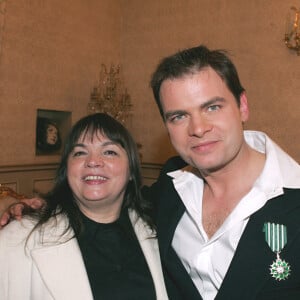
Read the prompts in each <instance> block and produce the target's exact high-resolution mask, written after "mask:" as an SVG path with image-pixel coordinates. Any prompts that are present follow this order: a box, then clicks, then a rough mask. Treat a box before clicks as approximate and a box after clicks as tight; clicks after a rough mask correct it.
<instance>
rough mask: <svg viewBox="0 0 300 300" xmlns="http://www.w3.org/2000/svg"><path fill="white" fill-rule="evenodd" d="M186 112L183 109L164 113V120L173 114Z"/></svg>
mask: <svg viewBox="0 0 300 300" xmlns="http://www.w3.org/2000/svg"><path fill="white" fill-rule="evenodd" d="M185 113H186V111H185V110H173V111H168V112H166V113H165V120H168V119H170V118H171V117H173V116H177V115H184V114H185Z"/></svg>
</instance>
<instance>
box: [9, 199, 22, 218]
mask: <svg viewBox="0 0 300 300" xmlns="http://www.w3.org/2000/svg"><path fill="white" fill-rule="evenodd" d="M24 208H25V204H23V203H21V202H19V203H16V204H14V205H12V206H11V207H10V209H9V214H10V216H11V217H12V218H14V219H16V220H21V219H22V215H23V210H24Z"/></svg>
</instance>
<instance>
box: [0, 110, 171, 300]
mask: <svg viewBox="0 0 300 300" xmlns="http://www.w3.org/2000/svg"><path fill="white" fill-rule="evenodd" d="M140 187H141V176H140V169H139V162H138V153H137V150H136V146H135V142H134V141H133V139H132V138H131V136H130V134H129V133H128V131H127V130H126V129H125V128H124V127H123V126H122V125H121V124H120V123H118V122H117V121H116V120H114V119H113V118H111V117H110V116H108V115H106V114H94V115H90V116H87V117H85V118H83V119H81V120H79V121H78V122H77V123H76V124H75V126H74V127H73V129H72V131H71V133H70V134H69V136H68V137H67V139H66V143H65V148H64V151H63V154H62V158H61V162H60V165H59V168H58V171H57V178H56V183H55V186H54V188H53V190H52V191H51V192H50V193H49V194H48V195H46V197H45V200H46V205H45V206H44V209H43V210H42V212H40V213H39V214H38V215H36V216H34V215H32V216H31V217H30V218H28V217H24V219H22V220H21V221H20V222H18V221H13V222H11V223H10V224H8V225H7V226H6V227H5V228H4V229H2V230H1V231H0V266H1V277H0V299H6V300H19V299H20V300H21V299H22V300H26V299H28V300H29V299H30V300H35V299H38V300H40V299H43V300H47V299H61V300H66V299H72V300H76V299H78V300H79V299H80V300H82V299H85V300H88V299H113V300H117V299H130V300H134V299H168V297H167V294H166V290H165V285H164V280H163V274H162V270H161V266H160V258H159V253H158V246H157V241H156V239H155V231H154V226H153V223H152V221H151V217H150V213H149V211H150V207H149V204H148V203H147V202H145V200H143V199H142V197H141V194H140Z"/></svg>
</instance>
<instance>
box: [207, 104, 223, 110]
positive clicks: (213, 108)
mask: <svg viewBox="0 0 300 300" xmlns="http://www.w3.org/2000/svg"><path fill="white" fill-rule="evenodd" d="M220 108H221V106H220V105H217V104H215V105H210V106H209V107H208V108H207V110H208V111H216V110H219V109H220Z"/></svg>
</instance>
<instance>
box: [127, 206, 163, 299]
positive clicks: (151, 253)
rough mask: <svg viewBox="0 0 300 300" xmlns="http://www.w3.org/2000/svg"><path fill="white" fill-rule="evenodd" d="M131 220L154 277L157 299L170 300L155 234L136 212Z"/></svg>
mask: <svg viewBox="0 0 300 300" xmlns="http://www.w3.org/2000/svg"><path fill="white" fill-rule="evenodd" d="M129 218H130V220H131V223H132V225H133V228H134V231H135V234H136V236H137V239H138V241H139V244H140V246H141V249H142V252H143V254H144V256H145V259H146V262H147V264H148V267H149V270H150V273H151V275H152V279H153V283H154V286H155V290H156V299H157V300H165V299H168V296H167V292H166V288H165V284H164V277H163V273H162V269H161V261H160V255H159V250H158V243H157V239H156V237H155V232H153V231H152V230H151V229H150V228H149V227H148V226H147V225H146V224H145V223H144V222H143V221H142V220H141V219H140V218H138V216H137V214H136V213H135V211H133V210H130V211H129Z"/></svg>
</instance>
